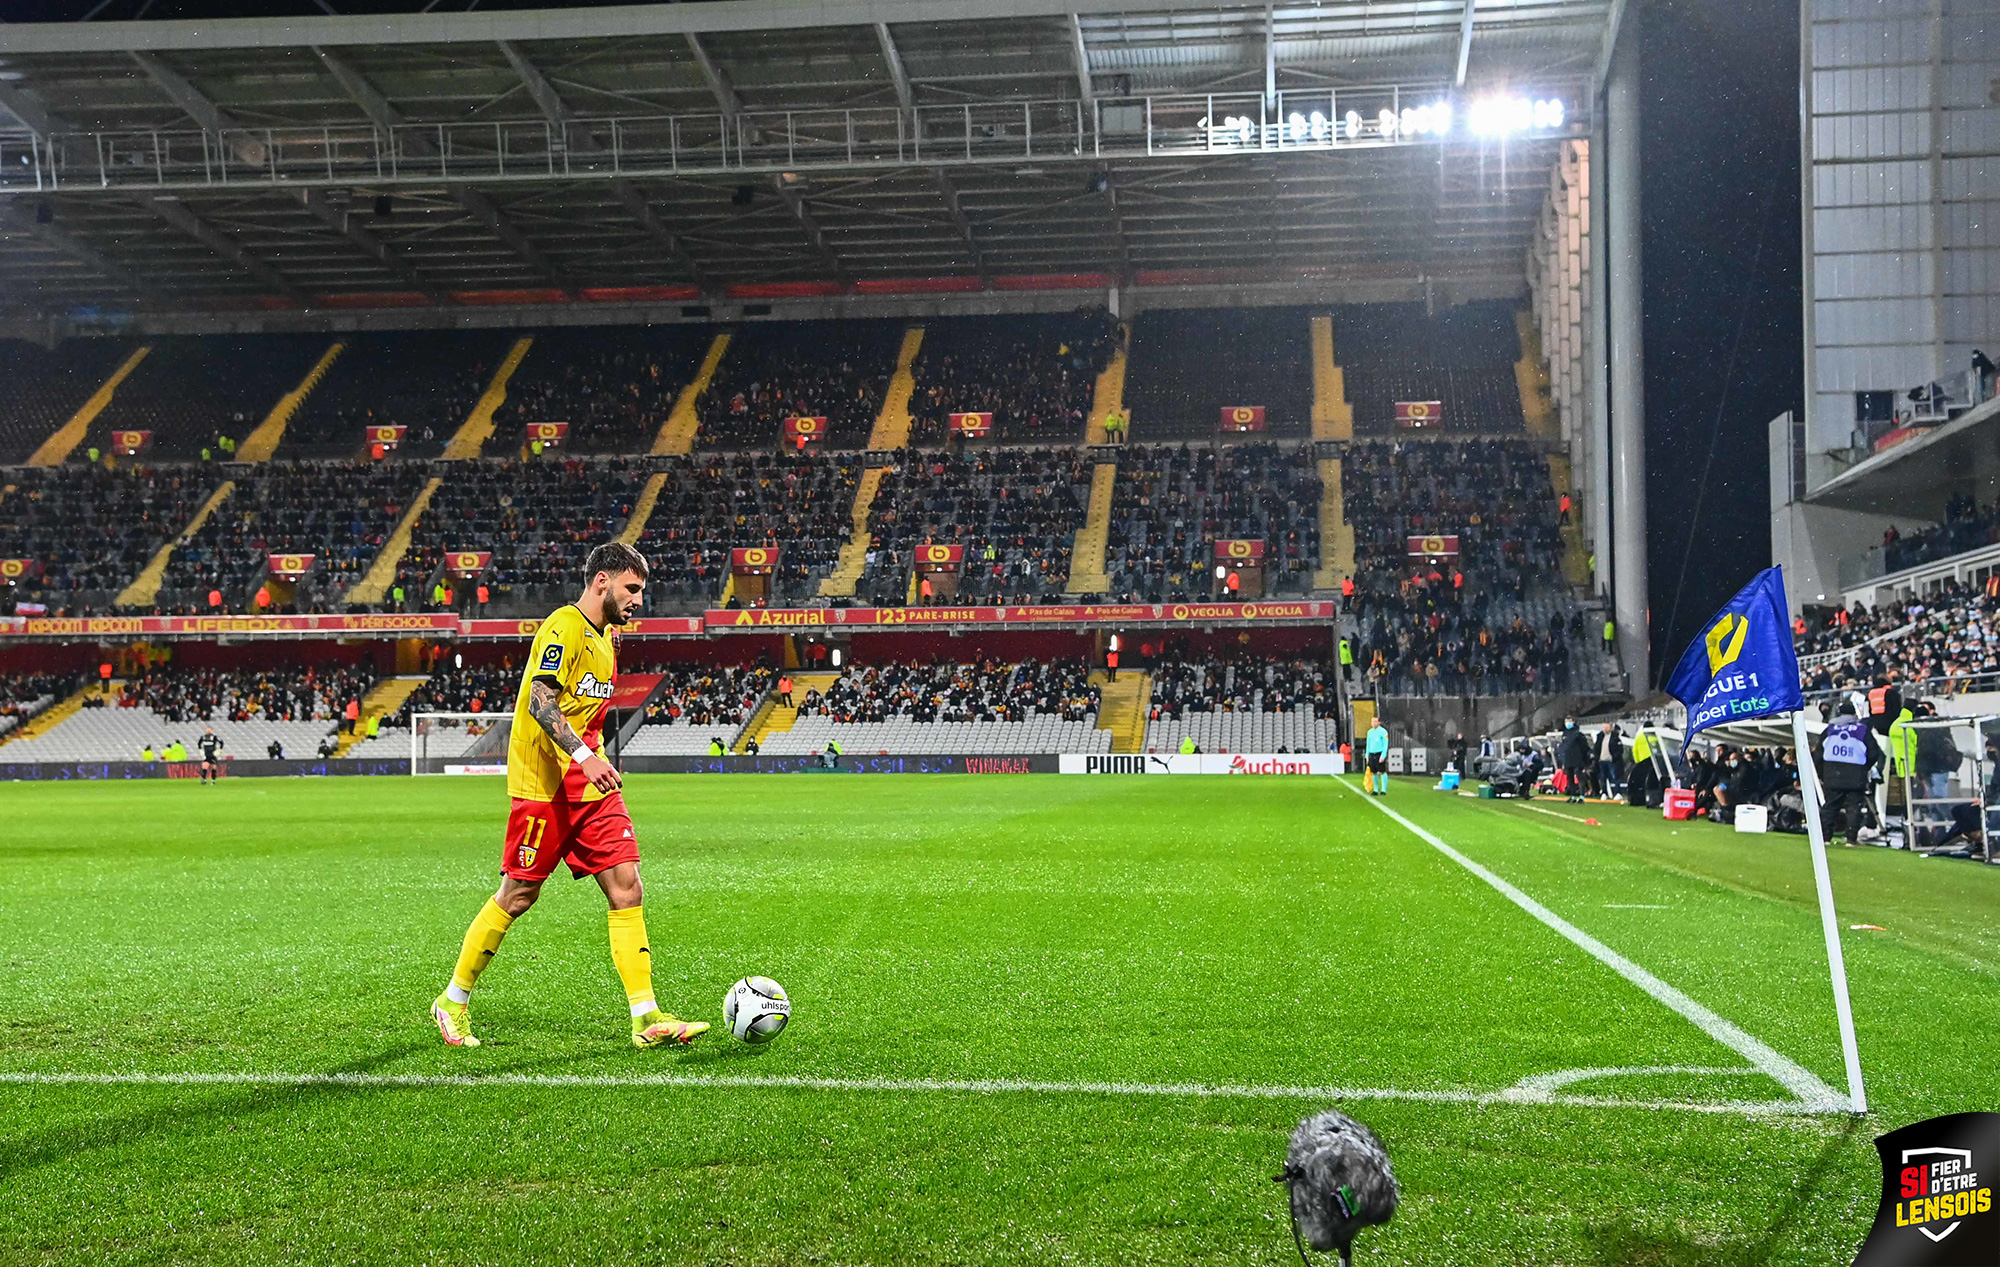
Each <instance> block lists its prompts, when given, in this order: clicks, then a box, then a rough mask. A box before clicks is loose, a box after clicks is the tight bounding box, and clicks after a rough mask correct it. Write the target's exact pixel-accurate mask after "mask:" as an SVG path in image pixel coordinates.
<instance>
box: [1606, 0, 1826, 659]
mask: <svg viewBox="0 0 2000 1267" xmlns="http://www.w3.org/2000/svg"><path fill="white" fill-rule="evenodd" d="M1798 25H1799V10H1798V6H1797V4H1796V3H1795V0H1775V2H1774V0H1737V2H1736V3H1728V4H1718V3H1715V2H1714V0H1655V2H1654V3H1651V4H1648V5H1647V7H1646V9H1645V10H1644V12H1643V13H1642V15H1641V18H1640V27H1639V32H1640V37H1641V40H1642V43H1641V44H1640V57H1641V59H1642V62H1643V64H1644V78H1645V102H1644V105H1643V107H1642V109H1643V111H1644V138H1643V144H1642V149H1641V154H1642V158H1643V162H1644V172H1643V173H1642V177H1641V180H1642V189H1641V191H1640V199H1641V201H1642V203H1643V204H1644V215H1645V232H1646V241H1645V272H1646V277H1645V286H1646V290H1645V308H1646V312H1645V322H1646V334H1645V339H1646V464H1647V472H1648V480H1647V490H1646V497H1647V517H1648V519H1649V528H1648V535H1649V538H1650V542H1651V556H1650V558H1649V560H1648V565H1649V572H1650V579H1651V582H1652V599H1653V672H1654V680H1655V682H1658V681H1659V680H1661V679H1663V678H1664V677H1665V676H1666V675H1667V674H1669V673H1671V672H1672V671H1673V666H1674V662H1675V661H1676V660H1677V659H1678V658H1679V657H1680V653H1681V650H1682V648H1684V647H1685V646H1686V645H1687V643H1688V641H1689V640H1690V639H1692V638H1693V637H1694V636H1695V634H1696V633H1697V632H1699V630H1700V628H1701V626H1702V623H1703V622H1704V621H1706V620H1707V619H1708V618H1709V617H1710V616H1711V615H1713V614H1714V613H1715V609H1716V608H1718V607H1720V606H1722V604H1723V603H1725V602H1727V601H1729V598H1730V596H1731V595H1733V594H1734V593H1735V592H1736V591H1737V590H1738V589H1740V588H1742V586H1743V584H1744V582H1746V581H1748V580H1749V579H1750V576H1751V574H1752V573H1754V572H1756V571H1757V570H1758V569H1760V568H1764V567H1768V566H1770V562H1771V533H1770V504H1769V503H1770V491H1769V490H1770V480H1769V469H1770V460H1769V454H1768V451H1767V448H1766V445H1767V443H1768V441H1767V439H1766V424H1767V423H1768V422H1769V421H1770V420H1771V419H1772V418H1773V417H1775V416H1776V415H1778V414H1780V413H1783V412H1784V411H1785V410H1787V409H1794V410H1796V409H1798V408H1799V407H1800V403H1801V400H1802V397H1803V384H1802V379H1803V368H1802V367H1803V361H1802V358H1803V352H1802V349H1801V339H1802V338H1803V333H1802V331H1803V328H1804V321H1803V319H1802V316H1801V303H1802V298H1801V294H1800V290H1799V287H1800V266H1799V243H1800V237H1799V36H1798ZM1760 235H1762V249H1761V251H1760V250H1759V236H1760ZM1739 326H1740V329H1741V332H1742V333H1741V343H1740V346H1738V348H1737V351H1736V358H1735V368H1734V372H1733V373H1728V372H1727V371H1728V367H1729V365H1730V348H1731V345H1732V344H1733V343H1736V341H1737V338H1738V329H1739ZM1718 420H1719V425H1718ZM1711 449H1712V452H1713V460H1712V466H1711V456H1710V455H1711ZM1705 468H1706V469H1707V470H1708V475H1707V480H1706V485H1707V487H1706V492H1705V493H1704V492H1703V491H1702V489H1703V471H1704V469H1705ZM1697 502H1699V506H1700V511H1699V514H1697V512H1696V509H1695V508H1696V505H1697ZM1690 529H1693V530H1694V538H1693V539H1694V548H1693V551H1692V554H1691V555H1690V552H1689V549H1688V543H1689V532H1690ZM1684 564H1685V567H1686V579H1685V582H1683V581H1682V579H1681V577H1682V568H1683V565H1684ZM1677 599H1678V603H1677V602H1676V600H1677ZM1635 686H1636V684H1635Z"/></svg>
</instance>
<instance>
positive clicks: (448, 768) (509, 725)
mask: <svg viewBox="0 0 2000 1267" xmlns="http://www.w3.org/2000/svg"><path fill="white" fill-rule="evenodd" d="M513 728H514V719H513V717H512V716H510V715H508V714H505V713H413V714H411V715H410V773H411V774H505V773H506V772H507V740H508V738H509V736H510V735H511V734H512V732H513Z"/></svg>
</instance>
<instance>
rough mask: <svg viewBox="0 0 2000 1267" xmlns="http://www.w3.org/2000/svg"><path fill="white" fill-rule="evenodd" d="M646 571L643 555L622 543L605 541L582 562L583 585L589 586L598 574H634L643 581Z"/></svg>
mask: <svg viewBox="0 0 2000 1267" xmlns="http://www.w3.org/2000/svg"><path fill="white" fill-rule="evenodd" d="M648 570H649V569H648V568H647V566H646V556H645V555H643V554H640V553H639V552H638V551H637V550H635V549H633V548H632V547H631V546H628V545H626V544H625V543H624V542H623V541H607V542H605V543H604V544H603V545H601V546H599V547H597V548H596V549H595V550H592V551H591V552H590V557H589V558H587V559H585V560H584V561H583V583H584V584H585V585H588V584H590V582H591V580H592V578H594V577H595V576H596V575H597V574H598V573H599V572H609V573H611V575H613V576H617V575H618V574H619V573H620V572H636V573H638V576H639V579H640V580H642V581H643V580H645V579H646V573H647V571H648Z"/></svg>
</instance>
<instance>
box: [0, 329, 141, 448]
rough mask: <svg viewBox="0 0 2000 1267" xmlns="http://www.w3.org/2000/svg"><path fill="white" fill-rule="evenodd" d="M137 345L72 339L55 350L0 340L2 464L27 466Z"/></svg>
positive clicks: (0, 440) (115, 340)
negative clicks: (24, 463)
mask: <svg viewBox="0 0 2000 1267" xmlns="http://www.w3.org/2000/svg"><path fill="white" fill-rule="evenodd" d="M136 347H137V344H134V343H132V342H129V341H127V340H124V339H69V340H66V341H64V342H62V343H59V344H57V345H56V346H55V347H54V348H53V349H50V348H44V347H42V346H41V345H39V344H35V343H28V342H25V341H24V340H20V339H0V383H5V384H7V391H6V393H5V396H4V398H0V464H6V465H12V464H13V463H16V462H25V461H27V460H28V458H29V457H30V456H31V455H33V453H34V452H35V450H36V449H37V448H39V447H41V444H42V442H43V441H44V440H47V439H48V438H49V437H50V436H52V435H54V434H55V432H56V429H57V428H59V427H61V426H62V425H63V424H64V423H66V422H68V421H69V419H70V416H71V415H72V414H74V413H75V412H76V411H77V410H78V409H79V408H81V407H82V406H83V403H84V402H85V401H87V400H89V399H90V397H91V395H92V393H94V392H96V390H97V389H98V388H99V387H102V386H103V385H104V383H105V380H107V379H109V378H110V377H111V375H112V373H113V372H115V371H116V370H117V368H118V366H119V365H120V364H121V363H123V362H124V360H125V358H126V357H128V356H130V355H131V354H132V352H133V350H134V349H135V348H136Z"/></svg>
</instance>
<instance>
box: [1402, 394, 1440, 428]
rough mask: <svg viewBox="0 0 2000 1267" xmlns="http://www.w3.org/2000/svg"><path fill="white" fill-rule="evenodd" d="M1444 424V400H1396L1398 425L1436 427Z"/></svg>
mask: <svg viewBox="0 0 2000 1267" xmlns="http://www.w3.org/2000/svg"><path fill="white" fill-rule="evenodd" d="M1443 424H1444V402H1443V401H1441V400H1399V401H1397V402H1396V425H1397V426H1399V427H1436V426H1442V425H1443Z"/></svg>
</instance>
